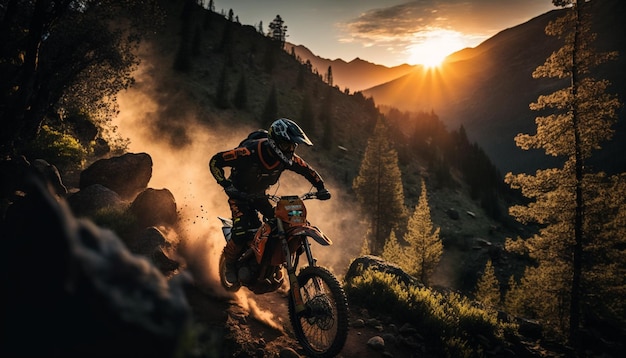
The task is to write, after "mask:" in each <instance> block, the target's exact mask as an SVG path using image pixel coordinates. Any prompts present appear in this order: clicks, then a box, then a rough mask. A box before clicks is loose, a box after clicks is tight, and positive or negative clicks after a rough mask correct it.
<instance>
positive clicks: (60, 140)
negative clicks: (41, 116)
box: [24, 125, 87, 172]
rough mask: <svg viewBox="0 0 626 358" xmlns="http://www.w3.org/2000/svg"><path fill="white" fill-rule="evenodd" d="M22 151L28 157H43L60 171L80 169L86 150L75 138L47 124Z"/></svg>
mask: <svg viewBox="0 0 626 358" xmlns="http://www.w3.org/2000/svg"><path fill="white" fill-rule="evenodd" d="M24 151H25V152H26V153H25V154H26V157H28V158H29V159H43V160H45V161H47V162H48V163H50V164H53V165H54V166H56V167H57V168H58V169H59V171H61V172H65V171H72V170H78V169H81V168H82V166H83V164H84V163H85V159H86V157H87V150H86V149H85V148H84V147H83V146H82V145H81V144H80V143H79V142H78V140H76V138H74V137H72V136H71V135H68V134H64V133H61V132H58V131H56V130H54V129H52V128H51V127H49V126H47V125H44V126H42V127H41V130H40V131H39V134H38V135H37V138H35V140H33V141H32V142H30V143H29V144H28V145H27V146H26V148H24Z"/></svg>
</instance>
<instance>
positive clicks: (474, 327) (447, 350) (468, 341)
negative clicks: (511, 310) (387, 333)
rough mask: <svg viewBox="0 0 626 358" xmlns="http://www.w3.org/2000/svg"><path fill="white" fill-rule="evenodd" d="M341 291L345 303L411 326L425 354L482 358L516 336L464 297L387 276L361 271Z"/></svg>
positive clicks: (510, 327)
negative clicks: (427, 349)
mask: <svg viewBox="0 0 626 358" xmlns="http://www.w3.org/2000/svg"><path fill="white" fill-rule="evenodd" d="M345 290H346V294H347V295H348V298H349V300H350V302H351V303H353V304H355V305H358V306H361V307H364V308H367V309H368V310H369V311H370V312H378V313H382V314H385V315H390V316H391V317H392V318H393V319H394V320H397V321H399V322H408V323H411V324H412V325H413V326H414V327H415V328H416V329H417V330H418V332H420V334H421V335H422V336H423V337H425V338H426V339H427V341H429V342H430V343H432V345H433V346H432V347H431V348H433V349H434V350H435V351H437V353H438V354H442V355H445V356H448V357H466V356H467V357H469V356H482V354H481V352H483V351H486V350H488V349H489V347H490V346H494V345H497V344H504V342H505V340H504V337H505V336H506V335H508V334H513V333H515V332H516V330H517V327H516V326H515V325H513V324H510V323H505V322H502V321H499V320H498V319H497V313H496V312H495V311H491V310H486V309H483V308H481V307H478V306H477V305H476V304H475V303H474V302H472V301H471V300H469V299H468V298H466V297H464V296H461V295H459V294H457V293H441V292H437V291H433V290H431V289H429V288H424V287H416V286H407V285H405V284H402V283H400V282H399V281H398V280H397V279H396V278H395V276H393V275H392V274H389V273H384V272H378V271H372V270H366V271H365V272H363V274H362V275H361V276H357V277H355V278H354V279H352V280H350V281H349V282H346V285H345ZM381 309H384V311H381Z"/></svg>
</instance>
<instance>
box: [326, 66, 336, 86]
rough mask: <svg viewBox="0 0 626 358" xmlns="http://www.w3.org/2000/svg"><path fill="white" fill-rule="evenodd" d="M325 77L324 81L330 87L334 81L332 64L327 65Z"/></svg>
mask: <svg viewBox="0 0 626 358" xmlns="http://www.w3.org/2000/svg"><path fill="white" fill-rule="evenodd" d="M325 79H326V83H328V85H329V86H330V87H332V86H333V83H334V79H333V67H332V66H328V71H326V76H325Z"/></svg>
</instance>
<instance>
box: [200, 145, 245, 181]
mask: <svg viewBox="0 0 626 358" xmlns="http://www.w3.org/2000/svg"><path fill="white" fill-rule="evenodd" d="M249 155H250V150H249V149H248V148H246V147H239V148H235V149H231V150H227V151H225V152H219V153H217V154H215V155H214V156H213V157H212V158H211V160H210V161H209V169H210V171H211V174H213V177H214V178H215V180H216V181H217V183H218V184H219V185H221V186H223V187H227V186H229V185H230V184H231V182H230V180H228V179H227V178H226V177H225V175H224V167H234V166H235V165H237V161H238V160H240V159H241V158H244V157H246V156H249Z"/></svg>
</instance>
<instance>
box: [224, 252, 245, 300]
mask: <svg viewBox="0 0 626 358" xmlns="http://www.w3.org/2000/svg"><path fill="white" fill-rule="evenodd" d="M219 273H220V282H221V283H222V287H224V289H225V290H226V291H229V292H237V291H239V288H240V287H241V283H240V282H239V281H237V282H235V283H231V282H228V280H227V279H226V257H225V256H224V252H222V254H221V255H220V264H219Z"/></svg>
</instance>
